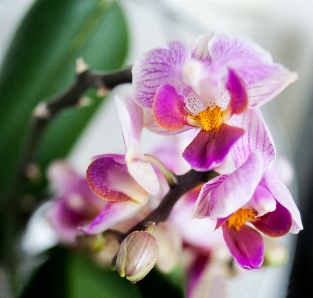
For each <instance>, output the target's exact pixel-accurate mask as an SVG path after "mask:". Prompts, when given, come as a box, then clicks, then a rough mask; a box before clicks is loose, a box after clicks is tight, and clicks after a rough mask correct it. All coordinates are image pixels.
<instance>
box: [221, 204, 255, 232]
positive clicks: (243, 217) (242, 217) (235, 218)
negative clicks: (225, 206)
mask: <svg viewBox="0 0 313 298" xmlns="http://www.w3.org/2000/svg"><path fill="white" fill-rule="evenodd" d="M257 214H258V213H257V212H256V211H255V210H254V209H243V208H240V209H239V210H238V211H236V212H235V213H234V214H232V215H231V216H230V217H229V218H228V220H227V226H228V228H229V229H230V228H231V227H234V228H235V229H236V230H237V231H239V230H240V228H241V227H242V226H243V225H244V224H245V223H246V221H248V220H250V219H254V218H255V217H256V216H257Z"/></svg>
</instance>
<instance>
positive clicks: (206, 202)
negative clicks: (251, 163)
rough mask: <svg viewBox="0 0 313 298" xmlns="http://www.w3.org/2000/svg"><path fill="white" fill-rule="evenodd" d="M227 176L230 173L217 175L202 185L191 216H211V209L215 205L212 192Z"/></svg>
mask: <svg viewBox="0 0 313 298" xmlns="http://www.w3.org/2000/svg"><path fill="white" fill-rule="evenodd" d="M227 177H228V175H221V176H217V177H215V178H213V179H211V180H210V181H209V182H207V183H205V184H204V185H203V186H202V188H201V191H200V193H199V196H198V198H197V201H196V203H195V205H194V207H193V209H192V212H191V215H190V216H191V218H204V217H208V216H210V213H211V210H212V209H213V207H214V202H211V197H210V192H211V191H212V190H214V189H215V188H217V187H218V186H219V185H220V184H221V183H222V182H223V181H224V180H225V179H226V178H227Z"/></svg>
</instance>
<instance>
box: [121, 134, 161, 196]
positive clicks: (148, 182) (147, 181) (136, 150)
mask: <svg viewBox="0 0 313 298" xmlns="http://www.w3.org/2000/svg"><path fill="white" fill-rule="evenodd" d="M125 160H126V164H127V169H128V172H129V173H130V174H131V176H132V177H133V178H134V179H135V180H136V181H137V182H138V184H139V185H140V186H141V187H142V188H143V189H145V190H146V191H147V192H148V193H150V194H152V195H155V194H157V193H158V191H159V189H160V183H159V180H158V177H157V175H156V173H155V172H154V170H153V168H152V166H151V164H150V163H149V162H148V160H147V158H146V157H145V156H144V155H143V154H142V153H141V151H140V147H139V144H138V142H137V141H136V140H135V139H134V138H130V139H129V146H128V148H127V152H126V156H125Z"/></svg>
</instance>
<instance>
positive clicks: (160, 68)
mask: <svg viewBox="0 0 313 298" xmlns="http://www.w3.org/2000/svg"><path fill="white" fill-rule="evenodd" d="M187 54H188V48H187V47H186V46H184V45H183V44H182V43H180V42H171V43H169V44H168V48H166V49H154V50H152V51H150V52H148V53H146V54H145V55H144V56H143V57H142V58H141V59H140V60H137V61H136V62H135V64H134V66H133V69H132V73H133V85H134V88H135V96H134V101H135V102H136V103H137V104H138V105H140V106H141V107H144V108H150V109H151V108H152V103H153V98H154V95H155V93H156V91H157V89H158V88H159V86H161V85H164V84H170V85H173V86H178V85H179V84H180V81H181V79H182V74H181V72H182V65H183V64H184V62H185V60H186V57H187Z"/></svg>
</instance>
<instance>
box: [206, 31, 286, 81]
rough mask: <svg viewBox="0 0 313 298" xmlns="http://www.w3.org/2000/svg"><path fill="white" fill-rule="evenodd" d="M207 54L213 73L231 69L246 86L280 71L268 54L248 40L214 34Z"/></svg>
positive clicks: (279, 67)
mask: <svg viewBox="0 0 313 298" xmlns="http://www.w3.org/2000/svg"><path fill="white" fill-rule="evenodd" d="M209 52H210V54H211V57H212V65H211V69H212V70H211V71H212V72H213V73H218V72H220V71H225V69H232V70H234V71H235V72H236V74H237V75H238V76H239V77H240V78H241V79H242V80H243V82H244V83H245V84H246V85H250V84H253V83H255V82H258V81H260V80H264V79H266V78H268V77H271V76H274V75H275V74H277V73H278V72H279V71H280V70H281V66H280V65H277V64H273V61H272V58H271V55H270V54H269V53H268V52H266V51H264V50H263V49H262V48H261V47H259V46H258V45H256V44H255V43H252V42H251V41H249V40H248V39H244V38H240V37H230V36H223V35H218V34H215V35H214V36H213V37H212V38H211V39H210V41H209ZM221 75H223V74H221Z"/></svg>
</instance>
